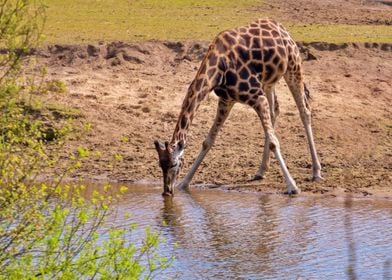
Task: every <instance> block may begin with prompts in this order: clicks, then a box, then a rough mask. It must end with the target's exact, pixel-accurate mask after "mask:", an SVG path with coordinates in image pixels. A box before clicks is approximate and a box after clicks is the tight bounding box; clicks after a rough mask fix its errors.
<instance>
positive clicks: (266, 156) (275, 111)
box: [253, 85, 279, 180]
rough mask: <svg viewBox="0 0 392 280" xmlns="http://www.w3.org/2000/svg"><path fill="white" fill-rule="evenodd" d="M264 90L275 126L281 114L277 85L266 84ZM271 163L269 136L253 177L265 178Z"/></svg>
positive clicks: (257, 178) (254, 178) (266, 138)
mask: <svg viewBox="0 0 392 280" xmlns="http://www.w3.org/2000/svg"><path fill="white" fill-rule="evenodd" d="M264 91H265V93H266V96H267V99H268V103H269V111H270V115H271V122H272V127H275V122H276V118H277V117H278V115H279V103H278V100H277V96H276V92H275V86H274V85H272V86H271V85H268V86H264ZM269 165H270V143H269V139H268V137H265V141H264V151H263V158H262V160H261V164H260V168H259V169H258V170H257V172H256V175H255V176H254V177H253V180H261V179H264V178H265V173H266V172H267V171H268V169H269Z"/></svg>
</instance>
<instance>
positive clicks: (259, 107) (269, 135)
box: [253, 96, 301, 194]
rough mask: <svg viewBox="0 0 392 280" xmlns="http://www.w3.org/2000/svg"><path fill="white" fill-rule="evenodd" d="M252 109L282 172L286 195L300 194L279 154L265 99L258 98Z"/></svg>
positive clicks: (278, 146)
mask: <svg viewBox="0 0 392 280" xmlns="http://www.w3.org/2000/svg"><path fill="white" fill-rule="evenodd" d="M253 107H254V109H255V110H256V112H257V114H258V116H259V118H260V120H261V123H262V125H263V129H264V132H265V137H266V139H267V140H266V142H267V141H268V143H269V149H270V150H271V151H272V152H274V153H275V157H276V159H277V161H278V163H279V166H280V168H281V170H282V173H283V176H284V178H285V181H286V185H287V193H288V194H298V193H300V192H301V191H300V189H299V188H298V187H297V185H296V183H295V181H294V179H293V177H291V175H290V172H289V170H288V169H287V166H286V163H285V162H284V159H283V156H282V154H281V152H280V145H279V141H278V138H277V137H276V135H275V132H274V128H273V126H272V122H271V116H270V114H269V105H268V101H267V98H266V97H265V96H259V98H258V100H257V103H256V104H255V105H254V106H253Z"/></svg>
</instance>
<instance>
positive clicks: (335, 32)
mask: <svg viewBox="0 0 392 280" xmlns="http://www.w3.org/2000/svg"><path fill="white" fill-rule="evenodd" d="M287 29H289V30H290V32H291V34H292V35H293V37H294V38H295V39H296V40H297V41H307V42H310V41H321V42H329V43H346V42H358V43H359V42H382V43H392V27H391V26H387V25H343V24H339V25H337V24H334V25H321V24H312V25H306V26H300V25H290V24H288V25H287Z"/></svg>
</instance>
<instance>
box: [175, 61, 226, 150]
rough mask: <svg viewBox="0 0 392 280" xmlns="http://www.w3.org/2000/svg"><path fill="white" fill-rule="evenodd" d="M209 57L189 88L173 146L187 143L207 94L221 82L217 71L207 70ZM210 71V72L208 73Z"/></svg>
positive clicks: (176, 128)
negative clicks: (191, 127)
mask: <svg viewBox="0 0 392 280" xmlns="http://www.w3.org/2000/svg"><path fill="white" fill-rule="evenodd" d="M207 64H208V55H207V56H206V57H205V59H204V60H203V62H202V64H201V66H200V69H199V71H198V73H197V74H196V78H195V79H194V80H193V82H192V83H191V85H190V86H189V88H188V92H187V94H186V96H185V99H184V101H183V103H182V108H181V112H180V115H179V117H178V120H177V124H176V127H175V129H174V132H173V136H172V139H171V141H170V143H171V144H172V145H174V144H176V143H178V142H179V141H180V140H183V141H184V143H186V140H187V139H186V138H187V133H188V129H189V127H190V125H191V123H192V120H193V118H194V116H195V113H196V111H197V109H198V108H199V105H200V103H201V102H202V101H203V100H204V98H205V97H206V96H207V94H208V93H209V92H210V91H212V90H213V89H214V87H215V86H216V85H217V84H218V81H219V73H218V70H217V69H214V68H212V69H207V68H208V67H207V66H208V65H207ZM207 70H208V71H207Z"/></svg>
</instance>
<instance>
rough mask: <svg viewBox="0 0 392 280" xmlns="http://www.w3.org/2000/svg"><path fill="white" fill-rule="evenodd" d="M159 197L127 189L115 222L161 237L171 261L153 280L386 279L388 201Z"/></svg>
mask: <svg viewBox="0 0 392 280" xmlns="http://www.w3.org/2000/svg"><path fill="white" fill-rule="evenodd" d="M160 193H161V190H160V189H159V188H156V187H146V186H143V187H139V186H135V187H130V191H129V193H128V194H127V195H126V196H125V198H124V199H123V200H122V201H121V202H120V203H119V204H118V205H117V209H118V211H119V213H131V214H132V216H131V217H130V218H123V219H120V218H117V219H116V221H115V222H116V223H117V224H118V226H126V225H127V224H130V223H137V224H138V226H139V229H138V231H140V232H136V236H138V234H140V235H141V234H142V229H143V228H144V227H145V226H151V227H153V228H155V229H158V230H160V231H162V235H163V236H164V237H165V238H166V240H167V242H166V243H165V244H164V245H162V246H161V247H160V251H161V252H160V253H161V254H163V255H170V254H172V252H174V255H175V257H176V260H175V261H174V263H173V267H172V268H170V269H169V270H167V271H165V272H164V273H163V274H159V276H158V278H159V279H160V278H163V279H165V278H169V277H172V278H174V279H392V201H387V200H370V199H368V200H363V199H360V200H358V199H351V198H350V197H341V198H331V197H329V198H323V197H321V198H320V197H317V198H316V197H309V196H298V197H294V198H290V197H286V196H279V195H259V194H250V193H247V194H243V193H237V192H223V191H201V190H191V192H190V193H180V192H177V193H176V196H175V197H174V198H173V199H165V198H163V197H162V196H161V195H160ZM163 222H164V223H163ZM163 224H166V225H165V226H163ZM175 243H178V247H177V248H174V247H175V246H174V244H175Z"/></svg>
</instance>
